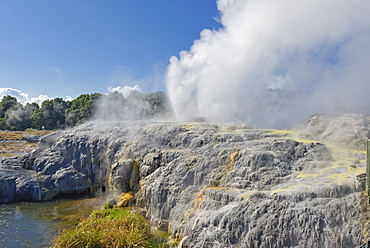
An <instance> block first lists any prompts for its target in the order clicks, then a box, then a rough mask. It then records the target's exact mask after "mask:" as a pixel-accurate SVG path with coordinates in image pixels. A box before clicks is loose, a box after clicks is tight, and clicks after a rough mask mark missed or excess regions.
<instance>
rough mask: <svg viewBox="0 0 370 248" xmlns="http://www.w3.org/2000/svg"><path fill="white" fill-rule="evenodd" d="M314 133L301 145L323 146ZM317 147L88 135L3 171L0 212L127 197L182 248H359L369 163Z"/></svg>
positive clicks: (103, 132) (109, 126)
mask: <svg viewBox="0 0 370 248" xmlns="http://www.w3.org/2000/svg"><path fill="white" fill-rule="evenodd" d="M356 118H360V117H356ZM359 122H360V121H359ZM363 123H365V124H366V122H365V121H363ZM309 125H312V123H311V124H309ZM317 125H318V126H319V127H320V128H317V127H315V128H314V129H312V127H310V126H309V127H308V128H307V130H306V131H305V135H304V137H305V138H307V137H308V136H310V137H311V138H312V137H318V136H320V135H321V136H320V137H324V136H323V135H322V134H323V133H325V130H328V129H329V128H330V127H329V126H330V125H326V124H325V125H326V126H325V125H321V124H320V125H319V124H317ZM322 126H325V128H322ZM310 128H311V133H310V132H309V130H310ZM318 129H320V130H321V131H317V130H318ZM360 129H361V128H360ZM365 131H367V130H366V128H363V129H361V130H360V131H358V135H357V137H358V140H359V139H362V138H363V137H364V136H361V135H366V134H363V132H365ZM337 133H338V131H337ZM325 137H329V136H325ZM318 140H319V141H317V140H307V139H305V140H303V139H301V136H299V134H298V133H294V132H291V131H276V130H257V129H248V128H246V127H245V126H228V125H214V124H207V123H189V124H179V123H171V122H152V123H143V122H137V123H132V122H131V123H106V124H104V125H102V124H99V123H88V124H84V125H82V126H79V127H77V128H75V129H73V130H68V131H63V132H58V133H54V134H52V135H49V136H46V137H44V138H43V139H42V140H41V143H40V146H39V148H38V149H36V150H34V151H33V152H32V153H30V154H27V155H24V156H19V157H15V158H9V159H7V160H4V161H3V162H2V165H1V166H2V168H10V169H9V170H10V171H12V173H13V174H12V173H2V174H1V176H0V187H1V189H0V193H1V195H0V196H1V197H0V201H2V202H9V201H15V200H48V199H52V198H53V197H55V196H57V195H59V194H64V193H71V192H81V191H85V190H92V191H94V190H99V189H107V190H108V189H109V190H111V191H113V192H117V195H118V194H121V193H125V192H126V193H128V192H130V194H133V195H134V199H131V198H130V201H129V204H131V205H135V206H137V207H140V208H142V209H143V210H145V212H146V215H147V217H148V218H149V219H150V220H151V221H152V223H153V224H154V225H155V226H156V227H157V228H158V229H161V230H164V231H168V232H169V233H170V234H171V236H172V238H173V239H175V240H177V241H180V240H181V245H182V247H356V246H359V245H361V244H362V243H363V242H364V238H365V234H364V233H363V230H364V223H365V222H366V221H367V220H366V209H365V208H364V204H363V202H364V200H363V191H364V186H365V185H364V181H363V180H361V181H359V180H358V178H359V177H358V175H359V174H361V173H363V172H365V169H364V167H365V152H364V151H363V150H349V149H348V148H343V147H335V146H327V145H325V144H324V143H321V141H320V139H318ZM323 140H325V139H324V138H323ZM357 142H358V144H360V141H357ZM353 144H357V143H356V142H354V143H353ZM353 144H352V143H351V144H350V147H351V148H353V146H352V145H353ZM356 147H357V146H356ZM132 192H133V193H132Z"/></svg>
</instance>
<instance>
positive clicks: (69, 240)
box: [52, 208, 161, 248]
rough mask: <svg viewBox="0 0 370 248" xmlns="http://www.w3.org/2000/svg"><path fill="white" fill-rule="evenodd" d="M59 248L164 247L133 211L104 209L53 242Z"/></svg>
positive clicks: (65, 231)
mask: <svg viewBox="0 0 370 248" xmlns="http://www.w3.org/2000/svg"><path fill="white" fill-rule="evenodd" d="M52 247H54V248H60V247H70V248H77V247H81V248H82V247H84V248H86V247H91V248H92V247H94V248H100V247H153V248H154V247H161V242H160V241H159V240H158V239H156V237H155V236H154V234H153V233H152V232H151V229H150V225H149V222H148V221H147V220H146V219H145V218H144V217H143V216H141V215H140V214H138V213H135V212H132V211H130V210H122V209H115V208H113V209H104V210H97V211H94V212H93V213H92V214H91V215H90V217H89V218H87V219H85V220H84V221H82V222H81V223H80V224H78V225H77V226H76V227H75V228H72V229H66V230H64V231H63V232H62V233H61V234H60V235H59V236H57V237H56V238H55V239H54V245H53V246H52Z"/></svg>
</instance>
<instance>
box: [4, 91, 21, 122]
mask: <svg viewBox="0 0 370 248" xmlns="http://www.w3.org/2000/svg"><path fill="white" fill-rule="evenodd" d="M17 104H19V103H18V100H17V98H15V97H13V96H10V95H7V96H4V97H3V99H2V100H1V102H0V118H4V117H5V113H6V111H7V110H8V109H9V108H11V107H13V106H15V105H17Z"/></svg>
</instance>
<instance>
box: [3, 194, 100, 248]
mask: <svg viewBox="0 0 370 248" xmlns="http://www.w3.org/2000/svg"><path fill="white" fill-rule="evenodd" d="M105 202H106V200H105V197H103V196H99V197H94V198H85V199H79V200H71V199H61V200H55V201H50V202H42V203H35V202H22V203H12V204H0V247H6V248H8V247H14V248H15V247H17V248H19V247H49V246H50V244H51V240H52V238H53V237H54V236H55V235H56V234H57V233H58V232H59V231H60V230H62V229H63V228H65V227H67V226H70V225H74V224H76V223H77V222H78V221H79V220H81V218H84V217H87V216H88V215H89V214H90V213H91V212H92V211H93V210H95V209H99V208H101V207H102V206H103V205H104V203H105Z"/></svg>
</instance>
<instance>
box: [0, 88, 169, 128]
mask: <svg viewBox="0 0 370 248" xmlns="http://www.w3.org/2000/svg"><path fill="white" fill-rule="evenodd" d="M106 104H108V105H109V106H110V108H111V110H112V111H113V112H114V111H115V112H119V111H120V108H124V109H131V112H132V113H135V114H134V115H132V114H131V115H127V116H122V118H123V119H125V120H127V119H135V120H137V119H144V118H150V117H153V116H157V115H159V114H162V113H165V112H166V111H167V110H168V108H167V103H166V96H165V94H164V92H161V91H158V92H154V93H142V92H138V91H133V92H132V93H131V94H130V95H129V96H128V97H127V98H126V97H124V96H123V95H122V94H120V93H117V92H114V93H111V94H108V95H105V94H100V93H92V94H83V95H80V96H79V97H77V98H76V99H74V100H72V101H65V100H63V99H62V98H54V99H51V100H46V101H43V102H42V103H41V105H39V104H37V103H26V104H25V105H22V104H21V103H20V102H19V101H18V100H17V98H15V97H13V96H10V95H7V96H4V97H3V98H2V100H1V101H0V130H10V131H24V130H26V129H37V130H43V129H45V130H54V129H65V128H68V127H74V126H76V125H79V124H81V123H83V122H86V121H89V120H92V119H94V117H95V116H96V114H97V111H104V106H103V105H106ZM109 112H111V111H109ZM126 112H127V111H126ZM126 112H125V113H126Z"/></svg>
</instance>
